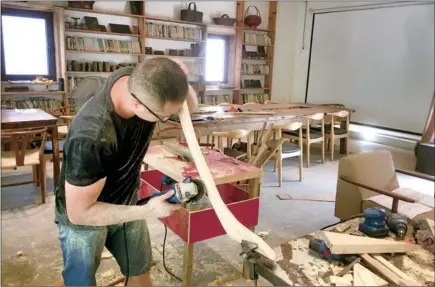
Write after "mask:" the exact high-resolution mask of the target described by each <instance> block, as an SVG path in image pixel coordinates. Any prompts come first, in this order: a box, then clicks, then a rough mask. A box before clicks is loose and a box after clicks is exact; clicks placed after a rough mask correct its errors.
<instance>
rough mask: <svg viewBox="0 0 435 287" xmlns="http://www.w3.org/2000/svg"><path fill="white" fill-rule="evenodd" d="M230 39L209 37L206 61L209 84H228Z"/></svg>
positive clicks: (217, 36)
mask: <svg viewBox="0 0 435 287" xmlns="http://www.w3.org/2000/svg"><path fill="white" fill-rule="evenodd" d="M229 43H230V41H229V38H228V37H226V36H221V35H209V36H208V38H207V48H206V55H207V58H206V60H205V62H206V63H205V69H206V75H205V78H206V79H205V80H206V82H207V83H227V82H228V56H229V50H230V49H229Z"/></svg>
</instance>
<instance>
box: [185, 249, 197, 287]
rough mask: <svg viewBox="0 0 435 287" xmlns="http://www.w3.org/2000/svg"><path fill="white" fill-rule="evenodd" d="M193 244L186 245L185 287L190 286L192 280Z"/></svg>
mask: <svg viewBox="0 0 435 287" xmlns="http://www.w3.org/2000/svg"><path fill="white" fill-rule="evenodd" d="M193 244H194V243H184V266H183V286H190V285H191V280H192V265H193Z"/></svg>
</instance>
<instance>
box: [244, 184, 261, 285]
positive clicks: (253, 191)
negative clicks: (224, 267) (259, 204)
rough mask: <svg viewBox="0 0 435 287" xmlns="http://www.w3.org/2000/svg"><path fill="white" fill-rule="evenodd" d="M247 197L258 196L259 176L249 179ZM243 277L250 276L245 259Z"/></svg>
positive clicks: (253, 229)
mask: <svg viewBox="0 0 435 287" xmlns="http://www.w3.org/2000/svg"><path fill="white" fill-rule="evenodd" d="M248 193H249V198H254V197H258V196H260V178H253V179H251V180H249V190H248ZM249 229H250V230H251V231H252V232H254V233H255V226H254V227H251V228H249ZM242 272H243V277H245V279H249V278H250V274H249V265H248V264H247V262H246V260H243V271H242Z"/></svg>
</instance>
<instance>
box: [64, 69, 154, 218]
mask: <svg viewBox="0 0 435 287" xmlns="http://www.w3.org/2000/svg"><path fill="white" fill-rule="evenodd" d="M132 70H133V68H131V67H126V68H121V69H119V70H117V71H116V72H114V73H113V74H112V75H111V76H110V77H109V78H108V80H107V83H106V85H105V86H104V88H103V89H102V90H101V91H100V92H99V93H97V94H96V95H95V96H94V97H92V98H91V99H90V100H89V101H88V102H86V103H85V104H84V105H83V107H82V108H81V109H80V111H79V112H78V114H77V115H76V117H75V118H74V120H73V122H72V123H71V127H70V129H69V132H68V137H67V139H66V142H65V145H64V148H63V161H62V168H61V174H60V181H59V184H58V186H57V188H56V220H57V222H59V223H61V224H70V222H69V220H68V216H67V214H66V207H65V181H67V182H68V183H70V184H72V185H76V186H87V185H90V184H93V183H95V182H97V181H98V180H100V179H102V178H106V183H105V185H104V188H103V190H102V192H101V194H100V196H99V197H98V201H101V202H106V203H112V204H122V205H131V204H135V203H136V200H137V190H138V187H139V184H140V181H139V174H140V168H141V165H142V162H143V158H144V156H145V153H146V151H147V149H148V146H149V142H150V140H151V137H152V134H153V131H154V127H155V123H151V122H147V121H144V120H142V119H140V118H138V117H137V116H134V117H132V118H130V119H124V118H122V117H120V116H119V115H118V114H117V113H116V111H115V109H114V106H113V103H112V99H111V97H110V90H111V88H112V86H113V84H114V83H115V82H116V81H117V80H118V79H119V78H121V77H123V76H128V75H130V74H131V72H132ZM126 96H127V95H126Z"/></svg>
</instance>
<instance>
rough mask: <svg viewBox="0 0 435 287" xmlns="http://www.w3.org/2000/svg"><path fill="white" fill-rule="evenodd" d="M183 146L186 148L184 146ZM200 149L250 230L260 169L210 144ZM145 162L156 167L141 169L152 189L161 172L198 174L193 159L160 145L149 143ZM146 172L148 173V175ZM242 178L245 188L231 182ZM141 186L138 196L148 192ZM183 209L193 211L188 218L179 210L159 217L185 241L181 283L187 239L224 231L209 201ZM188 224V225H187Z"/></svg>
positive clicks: (187, 261) (188, 254)
mask: <svg viewBox="0 0 435 287" xmlns="http://www.w3.org/2000/svg"><path fill="white" fill-rule="evenodd" d="M184 146H185V145H184ZM185 148H186V149H187V147H186V146H185ZM201 150H202V152H203V155H204V158H205V160H206V162H207V165H208V167H209V169H210V172H211V174H212V176H213V179H214V181H215V183H216V185H217V187H218V190H219V192H220V194H221V197H222V199H223V200H224V202H225V204H226V205H227V207H228V208H229V210H230V211H231V212H232V213H233V214H234V216H235V217H236V218H237V219H238V220H239V221H240V222H241V223H242V224H244V225H245V226H246V227H248V228H250V229H251V230H253V229H254V228H255V225H257V224H258V214H259V190H260V189H259V181H260V177H261V176H262V175H263V171H262V170H261V169H260V168H257V167H255V166H252V165H249V164H247V163H245V162H241V161H238V160H235V159H232V158H230V159H229V158H228V157H227V156H225V155H224V154H222V153H220V152H217V151H214V150H212V149H210V148H207V147H202V148H201ZM144 162H145V163H146V164H148V165H149V166H150V167H153V168H154V169H155V170H149V171H146V172H144V173H142V178H143V179H144V180H146V181H147V182H149V183H148V185H149V186H151V185H152V186H154V187H153V188H154V189H158V186H159V185H160V178H161V176H162V175H163V174H164V175H167V176H170V177H171V178H173V179H174V180H176V181H178V182H182V181H183V180H184V179H185V178H187V177H191V178H199V177H200V176H199V173H198V170H197V169H196V166H195V163H194V162H186V161H182V160H181V159H179V158H178V157H177V155H176V154H175V153H174V152H172V151H171V150H169V149H167V148H166V147H164V146H163V145H152V146H150V147H149V149H148V151H147V154H146V156H145V158H144ZM147 173H149V175H148V176H147ZM244 180H249V184H248V192H246V191H244V190H241V189H239V188H238V187H236V186H235V185H233V184H231V183H235V182H237V181H244ZM143 186H144V184H143V185H142V187H141V192H140V194H139V197H141V194H142V196H144V195H146V192H148V191H146V190H144V189H143ZM156 187H157V188H156ZM147 189H149V188H147ZM186 209H187V210H188V212H187V211H186V212H185V213H189V212H192V211H194V212H192V213H189V216H190V217H189V219H188V220H185V219H183V218H184V217H185V216H186V214H185V213H183V211H180V213H179V214H175V215H174V214H173V215H172V216H171V218H170V219H162V220H161V221H162V222H163V223H164V224H165V225H167V227H168V228H169V229H171V230H172V231H174V232H175V233H176V234H177V235H179V236H180V237H181V238H182V239H183V241H184V242H185V245H184V267H183V285H190V282H191V277H192V264H193V262H192V261H193V247H194V243H190V242H198V241H201V240H204V239H209V238H213V237H216V236H220V235H224V234H225V231H224V229H223V227H222V226H221V224H220V222H219V220H218V218H217V216H216V214H215V212H214V209H213V208H212V206H211V204H210V203H209V202H206V203H201V201H200V202H199V204H197V205H188V206H187V207H186ZM176 212H178V211H176ZM201 212H202V213H201ZM185 221H188V223H186V222H185ZM187 224H190V226H188V227H186V226H185V225H187ZM212 225H215V226H217V228H214V229H213V230H208V229H207V228H210V226H212ZM186 228H187V229H189V231H188V234H186V233H187V231H186V230H185V229H186ZM181 229H182V230H181Z"/></svg>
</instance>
